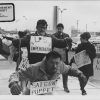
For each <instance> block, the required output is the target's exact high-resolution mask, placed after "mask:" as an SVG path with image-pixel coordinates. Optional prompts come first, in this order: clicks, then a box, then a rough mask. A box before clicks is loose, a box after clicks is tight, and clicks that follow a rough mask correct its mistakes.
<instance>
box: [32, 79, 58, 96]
mask: <svg viewBox="0 0 100 100" xmlns="http://www.w3.org/2000/svg"><path fill="white" fill-rule="evenodd" d="M56 84H57V80H50V81H40V82H33V83H32V84H31V86H30V94H31V95H34V94H48V93H52V92H53V91H54V89H55V87H56Z"/></svg>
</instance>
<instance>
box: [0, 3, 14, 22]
mask: <svg viewBox="0 0 100 100" xmlns="http://www.w3.org/2000/svg"><path fill="white" fill-rule="evenodd" d="M14 20H15V9H14V4H13V3H0V21H1V22H2V21H14Z"/></svg>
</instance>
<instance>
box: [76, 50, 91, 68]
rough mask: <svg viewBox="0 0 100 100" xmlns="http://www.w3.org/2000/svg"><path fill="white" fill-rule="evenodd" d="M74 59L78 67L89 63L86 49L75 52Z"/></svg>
mask: <svg viewBox="0 0 100 100" xmlns="http://www.w3.org/2000/svg"><path fill="white" fill-rule="evenodd" d="M74 59H75V63H76V65H77V67H78V68H80V67H82V66H84V65H87V64H90V63H91V60H90V58H89V56H88V55H87V54H86V50H83V51H81V52H79V53H77V54H75V55H74Z"/></svg>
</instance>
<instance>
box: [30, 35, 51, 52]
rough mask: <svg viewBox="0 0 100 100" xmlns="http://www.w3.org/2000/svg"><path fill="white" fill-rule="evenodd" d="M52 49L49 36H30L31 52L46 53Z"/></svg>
mask: <svg viewBox="0 0 100 100" xmlns="http://www.w3.org/2000/svg"><path fill="white" fill-rule="evenodd" d="M51 49H52V39H51V37H44V36H31V41H30V52H31V53H48V52H50V51H51Z"/></svg>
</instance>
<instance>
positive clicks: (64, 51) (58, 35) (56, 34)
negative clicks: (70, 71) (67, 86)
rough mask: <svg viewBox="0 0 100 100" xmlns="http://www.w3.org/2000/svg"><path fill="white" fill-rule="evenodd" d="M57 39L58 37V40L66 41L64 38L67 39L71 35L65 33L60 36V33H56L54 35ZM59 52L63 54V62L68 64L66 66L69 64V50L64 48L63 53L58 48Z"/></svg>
mask: <svg viewBox="0 0 100 100" xmlns="http://www.w3.org/2000/svg"><path fill="white" fill-rule="evenodd" d="M53 35H54V36H55V37H57V38H58V39H64V38H66V37H69V35H68V34H67V33H64V32H62V33H61V34H59V33H58V32H56V33H54V34H53ZM54 50H56V49H55V48H54ZM57 51H59V53H60V54H61V53H63V54H61V56H62V60H63V61H64V62H65V63H66V64H68V51H69V50H68V49H67V48H66V49H65V48H64V49H62V51H61V49H60V50H59V48H58V50H57Z"/></svg>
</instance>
